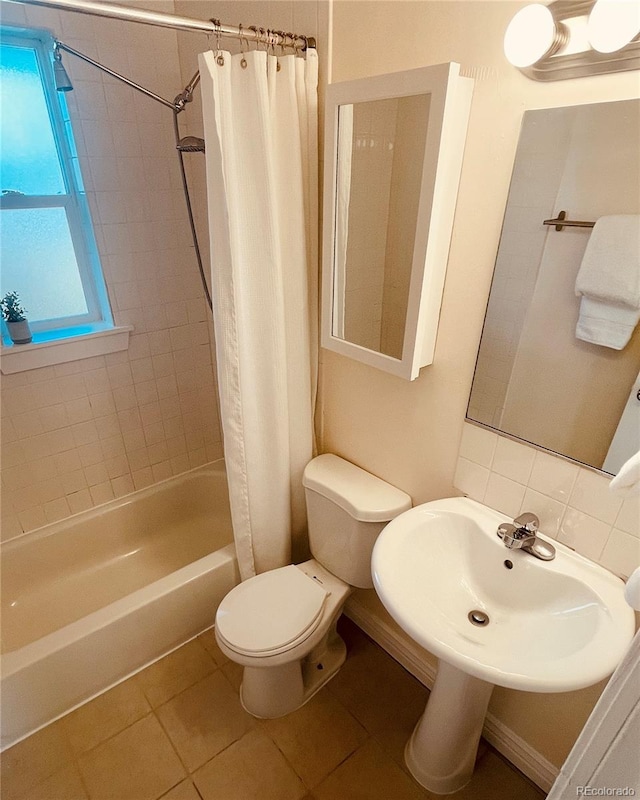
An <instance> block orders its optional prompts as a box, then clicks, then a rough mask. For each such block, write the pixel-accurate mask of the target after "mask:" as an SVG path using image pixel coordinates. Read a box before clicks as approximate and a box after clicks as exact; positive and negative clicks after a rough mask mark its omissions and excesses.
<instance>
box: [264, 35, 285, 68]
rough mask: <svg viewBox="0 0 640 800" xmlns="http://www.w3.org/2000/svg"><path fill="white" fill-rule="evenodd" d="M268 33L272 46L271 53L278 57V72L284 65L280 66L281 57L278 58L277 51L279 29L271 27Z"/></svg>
mask: <svg viewBox="0 0 640 800" xmlns="http://www.w3.org/2000/svg"><path fill="white" fill-rule="evenodd" d="M267 33H268V34H269V45H270V47H271V55H272V56H275V59H276V72H280V70H281V69H282V67H281V66H280V59H279V58H278V54H277V53H276V47H277V45H278V34H279V31H272V30H271V29H269V30H268V31H267Z"/></svg>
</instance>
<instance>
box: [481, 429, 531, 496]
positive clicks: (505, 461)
mask: <svg viewBox="0 0 640 800" xmlns="http://www.w3.org/2000/svg"><path fill="white" fill-rule="evenodd" d="M535 457H536V451H535V450H534V449H533V448H532V447H527V446H526V445H524V444H520V443H519V442H514V441H512V440H511V439H505V438H504V437H502V436H498V442H497V445H496V451H495V455H494V457H493V464H492V466H491V469H492V470H493V471H494V472H497V473H498V474H499V475H504V476H505V477H506V478H510V479H511V480H512V481H516V482H517V483H522V484H524V485H525V486H526V485H527V483H528V482H529V477H530V476H531V470H532V469H533V462H534V459H535Z"/></svg>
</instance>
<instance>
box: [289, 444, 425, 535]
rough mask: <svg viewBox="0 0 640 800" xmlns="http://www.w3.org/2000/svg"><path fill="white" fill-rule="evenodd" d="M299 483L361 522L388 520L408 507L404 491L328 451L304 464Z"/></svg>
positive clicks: (408, 499) (407, 496)
mask: <svg viewBox="0 0 640 800" xmlns="http://www.w3.org/2000/svg"><path fill="white" fill-rule="evenodd" d="M302 484H303V486H304V487H305V488H306V489H311V490H313V491H314V492H317V493H318V494H321V495H322V496H323V497H326V498H327V499H328V500H332V501H333V502H334V503H336V505H338V506H340V508H342V509H343V510H344V511H346V512H347V513H348V514H350V515H351V516H352V517H353V518H354V519H357V520H359V521H361V522H388V521H390V520H392V519H394V518H395V517H397V516H398V514H401V513H402V512H403V511H407V510H408V509H410V508H411V498H410V497H409V495H408V494H407V493H406V492H403V491H402V490H401V489H397V488H396V487H395V486H391V484H390V483H387V482H386V481H383V480H381V479H380V478H376V476H375V475H372V474H371V473H370V472H366V471H365V470H363V469H360V467H357V466H356V465H355V464H352V463H351V462H350V461H345V460H344V459H343V458H340V457H339V456H336V455H333V454H331V453H325V454H324V455H321V456H317V457H316V458H314V459H312V460H311V461H310V462H309V463H308V464H307V466H306V467H305V470H304V474H303V477H302Z"/></svg>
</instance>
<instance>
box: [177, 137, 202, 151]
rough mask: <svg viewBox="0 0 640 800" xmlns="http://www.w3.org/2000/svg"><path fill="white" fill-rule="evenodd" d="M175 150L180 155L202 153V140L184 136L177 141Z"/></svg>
mask: <svg viewBox="0 0 640 800" xmlns="http://www.w3.org/2000/svg"><path fill="white" fill-rule="evenodd" d="M176 149H177V150H179V151H180V152H181V153H204V139H200V137H199V136H185V137H183V138H182V139H180V140H179V141H178V143H177V144H176Z"/></svg>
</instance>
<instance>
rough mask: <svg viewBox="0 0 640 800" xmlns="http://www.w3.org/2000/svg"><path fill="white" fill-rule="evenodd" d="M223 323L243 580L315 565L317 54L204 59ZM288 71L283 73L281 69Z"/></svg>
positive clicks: (228, 442)
mask: <svg viewBox="0 0 640 800" xmlns="http://www.w3.org/2000/svg"><path fill="white" fill-rule="evenodd" d="M199 62H200V74H201V76H202V106H203V117H204V126H205V141H206V165H207V195H208V205H209V235H210V239H211V279H212V285H211V289H212V298H213V319H214V330H215V339H216V357H217V369H218V384H219V392H220V412H221V417H222V427H223V435H224V448H225V460H226V464H227V475H228V480H229V494H230V500H231V515H232V521H233V529H234V537H235V542H236V549H237V553H238V561H239V565H240V574H241V577H242V579H243V580H244V579H246V578H248V577H251V576H252V575H255V574H257V573H260V572H264V571H266V570H269V569H274V568H276V567H280V566H283V565H285V564H289V563H291V561H292V559H299V558H301V557H302V558H303V557H304V556H305V555H306V548H305V530H306V515H305V504H304V491H303V487H302V472H303V469H304V467H305V465H306V463H307V462H308V461H309V459H310V458H312V456H313V448H314V440H313V405H314V399H315V398H314V396H315V388H316V373H317V364H316V359H317V355H316V353H317V261H318V253H317V220H318V208H317V54H316V52H315V50H309V51H308V53H307V55H306V59H304V60H303V59H301V58H296V57H294V56H284V57H279V58H277V59H276V57H275V56H274V55H270V54H267V53H266V52H265V51H254V52H250V53H244V54H238V55H233V56H232V55H230V54H229V53H227V52H219V53H213V52H208V53H203V54H202V55H200V57H199ZM278 65H279V66H278Z"/></svg>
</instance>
